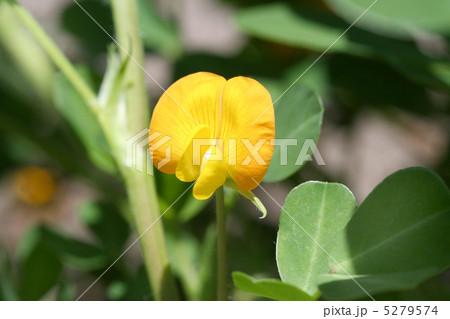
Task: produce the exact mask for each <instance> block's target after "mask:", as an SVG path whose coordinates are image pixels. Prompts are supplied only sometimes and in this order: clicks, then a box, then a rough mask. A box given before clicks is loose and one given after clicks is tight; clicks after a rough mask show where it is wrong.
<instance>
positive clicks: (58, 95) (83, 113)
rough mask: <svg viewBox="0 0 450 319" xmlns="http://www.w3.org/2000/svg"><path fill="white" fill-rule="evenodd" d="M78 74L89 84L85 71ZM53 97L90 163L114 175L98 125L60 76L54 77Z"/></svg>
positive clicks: (69, 85) (89, 111)
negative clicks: (80, 142) (82, 145)
mask: <svg viewBox="0 0 450 319" xmlns="http://www.w3.org/2000/svg"><path fill="white" fill-rule="evenodd" d="M79 73H80V74H81V75H82V76H83V78H85V79H86V80H87V81H88V82H89V80H90V79H89V75H88V70H87V69H85V68H79ZM53 96H54V102H55V107H56V109H57V110H58V111H59V112H60V114H61V115H62V116H63V117H64V118H65V119H66V120H67V122H69V124H70V125H71V127H72V128H73V130H74V131H75V132H76V133H77V135H78V137H79V138H80V140H81V141H82V142H83V144H84V147H85V149H86V151H87V153H88V155H89V158H90V159H91V160H92V162H93V163H94V164H96V165H97V166H98V167H100V168H102V169H103V170H105V171H106V172H108V173H114V172H115V164H114V162H113V159H112V157H111V154H110V149H109V147H108V146H107V143H106V139H105V136H104V135H103V131H102V129H101V127H100V124H99V123H98V121H97V119H96V118H95V116H94V115H93V113H92V111H91V110H90V109H89V107H88V106H87V105H86V104H85V102H84V100H83V99H82V97H81V96H80V94H79V93H78V92H77V91H76V90H75V88H74V87H73V86H72V85H71V84H70V82H69V80H68V79H67V78H66V77H65V76H63V75H62V74H58V75H57V76H56V77H55V80H54V91H53Z"/></svg>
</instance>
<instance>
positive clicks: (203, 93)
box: [150, 72, 226, 174]
mask: <svg viewBox="0 0 450 319" xmlns="http://www.w3.org/2000/svg"><path fill="white" fill-rule="evenodd" d="M225 83H226V80H225V79H224V78H223V77H221V76H219V75H215V74H212V73H206V72H199V73H194V74H191V75H188V76H185V77H183V78H181V79H179V80H178V81H176V82H175V83H174V84H172V85H171V86H170V87H169V88H168V89H167V91H166V92H165V93H164V94H163V95H162V96H161V98H160V99H159V101H158V104H157V105H156V107H155V110H154V111H153V115H152V121H151V123H150V147H151V150H152V159H153V162H154V163H155V165H156V166H157V164H158V163H160V162H161V161H162V160H164V159H165V158H166V154H167V153H166V150H167V149H168V148H169V147H170V154H171V156H170V160H169V161H168V163H167V164H165V165H164V166H162V167H160V168H159V170H161V171H162V172H164V173H167V174H175V173H176V168H177V165H178V162H179V160H180V159H181V157H182V155H183V153H184V151H185V148H186V145H187V144H188V143H189V142H190V141H188V139H189V137H190V136H191V135H192V134H193V133H192V132H193V131H194V130H195V129H197V127H198V126H199V125H206V126H207V127H209V128H210V130H211V132H213V134H214V135H215V134H216V132H217V130H218V123H219V117H218V114H219V112H218V108H219V101H220V95H221V92H222V89H223V87H224V85H225ZM155 133H158V134H160V136H158V138H155V139H152V136H155V135H152V134H155ZM165 137H170V140H169V141H168V142H165V143H164V144H163V145H158V144H157V143H158V141H162V139H163V138H165ZM154 145H156V146H158V147H157V148H156V147H152V146H154Z"/></svg>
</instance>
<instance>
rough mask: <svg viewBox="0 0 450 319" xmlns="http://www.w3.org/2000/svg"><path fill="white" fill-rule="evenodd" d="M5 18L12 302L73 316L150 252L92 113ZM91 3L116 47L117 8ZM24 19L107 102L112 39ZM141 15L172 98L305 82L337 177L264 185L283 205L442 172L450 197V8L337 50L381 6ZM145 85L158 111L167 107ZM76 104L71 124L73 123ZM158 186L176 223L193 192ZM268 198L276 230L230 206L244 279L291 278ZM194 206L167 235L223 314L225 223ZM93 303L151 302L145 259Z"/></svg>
mask: <svg viewBox="0 0 450 319" xmlns="http://www.w3.org/2000/svg"><path fill="white" fill-rule="evenodd" d="M1 2H2V1H0V299H3V300H16V299H22V300H35V299H45V300H55V299H57V300H73V299H76V298H77V297H78V296H79V295H80V294H81V293H82V292H83V291H84V290H85V289H86V288H87V287H88V286H89V285H90V284H91V283H92V282H93V281H94V280H95V279H96V278H97V276H99V275H100V274H101V273H102V272H103V271H104V270H105V269H106V268H107V267H108V266H109V265H110V264H111V263H112V262H113V261H114V260H115V259H116V258H117V257H118V256H119V255H120V254H121V253H122V252H123V250H124V249H125V248H126V247H128V245H130V244H131V243H132V242H133V241H134V240H135V238H136V235H135V233H134V231H133V229H132V228H133V227H130V226H129V225H130V224H132V223H131V222H130V217H129V216H130V215H129V211H128V206H127V202H126V194H125V189H124V186H123V184H122V181H121V180H120V178H119V177H118V176H119V175H118V173H117V168H116V167H115V165H114V163H113V161H112V160H111V157H110V154H109V149H108V148H107V146H106V143H105V140H104V137H103V136H102V135H101V131H100V129H99V126H98V124H97V123H96V122H95V120H93V117H92V116H91V115H90V114H89V110H88V109H87V107H86V106H85V105H84V104H83V102H82V100H81V98H80V97H79V95H78V94H77V93H76V91H74V89H73V88H72V87H71V86H70V85H69V84H68V82H67V80H65V78H63V77H62V76H61V75H60V74H59V72H58V71H57V70H56V68H55V66H54V65H53V64H52V62H51V61H50V60H49V58H48V57H47V56H46V54H45V53H44V52H43V51H42V50H41V48H40V47H39V45H38V44H37V42H36V41H35V40H34V39H33V37H32V36H31V35H30V33H29V32H28V31H27V30H26V28H24V26H23V25H21V23H20V22H19V21H18V20H17V19H16V18H15V16H14V15H13V14H11V12H9V11H7V10H4V8H3V7H2V6H1ZM78 2H79V4H80V5H82V6H83V8H85V10H86V11H87V12H89V13H90V14H91V15H92V17H93V18H94V19H95V20H96V21H97V22H98V23H99V24H100V25H101V26H102V27H103V28H104V29H105V30H106V31H107V32H109V33H110V34H112V35H113V34H114V27H113V20H112V14H111V9H110V6H109V1H107V0H79V1H78ZM19 3H21V4H22V5H23V6H24V7H25V8H26V9H27V10H28V11H29V12H30V13H31V14H32V15H33V16H34V17H35V18H36V19H37V20H38V21H39V23H40V25H41V26H42V27H43V28H44V29H45V30H46V32H47V33H48V34H49V35H50V36H51V38H52V39H53V40H54V41H55V42H56V43H57V45H58V46H59V48H60V49H61V50H62V51H63V52H64V54H65V55H66V56H67V57H69V59H70V60H71V61H72V62H73V63H74V64H76V65H77V68H78V70H79V71H80V73H81V74H82V75H83V77H84V78H86V79H87V80H88V82H89V83H90V85H91V86H92V87H93V88H95V89H96V90H97V89H98V87H99V85H100V83H101V78H102V75H103V74H104V71H105V68H106V58H107V52H108V47H109V46H110V45H111V42H112V41H111V39H110V38H109V37H108V35H107V34H105V32H104V31H103V30H101V29H100V28H99V27H98V26H97V25H96V24H95V22H93V21H92V20H91V18H90V17H88V16H87V15H86V13H84V12H83V11H82V10H81V9H80V7H79V6H77V4H76V3H75V2H73V1H72V0H42V1H33V0H20V1H19ZM138 3H139V19H140V25H141V31H142V34H141V35H142V39H143V42H144V45H145V49H146V56H145V69H146V70H147V71H148V72H149V73H150V74H151V75H152V76H153V77H154V78H155V79H156V80H157V81H158V83H159V84H160V85H161V86H162V87H164V88H167V87H168V86H169V85H170V84H171V83H173V82H174V81H175V80H177V79H178V78H180V77H182V76H184V75H187V74H190V73H193V72H197V71H209V72H214V73H217V74H220V75H222V76H224V77H226V78H230V77H233V76H237V75H244V76H249V77H253V78H255V79H257V80H259V81H260V82H261V83H263V84H264V85H265V86H266V87H267V88H268V90H269V91H270V92H271V94H272V98H273V100H275V99H276V98H277V97H278V96H280V95H281V94H282V93H283V92H284V90H285V89H286V88H288V87H289V86H290V85H291V84H292V83H293V82H294V81H295V80H296V79H297V78H298V77H299V76H300V75H301V74H304V75H303V76H301V78H300V79H299V80H298V81H299V83H302V84H304V85H306V86H308V87H310V88H312V89H313V90H314V91H315V92H316V93H317V94H318V95H319V96H320V98H321V100H322V101H323V104H324V107H325V115H324V121H323V127H322V132H321V135H320V139H319V144H318V150H319V152H320V154H321V155H322V157H323V159H324V161H325V164H326V165H324V166H319V165H317V163H315V162H314V161H313V162H308V164H307V165H305V166H304V167H303V168H302V169H301V170H300V171H299V172H298V173H296V174H295V175H293V176H291V177H290V178H289V179H288V180H286V181H284V182H282V183H274V184H266V185H265V186H264V187H265V189H267V190H268V191H269V192H271V193H272V194H273V196H274V197H275V198H276V199H277V201H278V202H280V203H283V202H284V199H285V197H286V195H287V193H288V192H289V190H290V189H292V187H294V186H296V185H298V184H300V183H302V182H304V181H307V180H323V181H337V182H340V183H343V184H345V185H347V186H348V187H349V188H350V189H351V190H352V192H353V193H354V194H355V196H356V198H357V201H358V203H361V202H362V201H363V200H364V198H365V197H366V196H367V195H368V194H369V193H370V192H371V191H372V189H373V188H374V187H375V186H376V185H377V184H378V183H379V182H381V181H382V180H383V179H384V178H385V177H386V176H387V175H389V174H390V173H392V172H394V171H396V170H398V169H401V168H405V167H409V166H424V167H428V168H431V169H433V170H435V171H436V172H437V173H438V174H439V175H440V176H441V177H442V178H443V179H444V180H445V182H446V183H447V185H449V183H450V169H449V168H450V155H449V154H450V152H449V144H450V99H449V93H450V59H449V57H450V56H449V43H450V42H449V40H450V19H449V18H448V13H449V12H450V2H449V1H445V0H443V1H438V0H435V1H432V2H427V3H425V1H421V0H408V1H406V0H397V1H390V0H389V1H387V0H379V1H378V2H377V3H376V4H375V5H374V6H373V7H372V8H371V9H370V10H369V11H368V12H367V13H366V14H365V15H364V16H363V17H362V18H361V19H360V20H359V21H358V23H357V24H356V25H355V26H353V27H352V28H351V29H350V30H349V31H348V32H347V33H345V34H344V35H343V36H342V37H341V38H340V39H339V41H337V42H336V43H335V44H334V45H333V46H332V47H331V48H330V49H329V50H327V49H328V48H329V46H330V45H331V44H332V43H333V42H334V41H335V40H336V39H338V37H339V36H340V35H341V34H342V33H343V32H344V31H345V30H346V29H347V28H348V26H349V25H350V24H352V23H353V22H354V21H355V20H356V19H357V18H358V16H359V15H360V14H361V13H362V12H363V11H364V10H365V9H366V8H368V7H369V6H370V5H371V4H372V3H373V1H370V0H368V1H362V0H361V1H357V0H335V1H334V0H320V1H317V0H315V1H313V0H304V1H270V0H247V1H244V0H189V1H188V0H171V1H163V0H139V1H138ZM326 50H327V52H326V54H325V55H323V57H322V58H321V59H320V60H318V61H317V63H315V64H314V65H313V66H312V67H311V68H310V69H309V67H310V66H311V64H312V63H314V61H315V60H316V59H317V58H318V57H319V56H320V55H321V54H322V53H323V52H324V51H326ZM305 71H307V72H306V73H305ZM146 81H147V86H148V91H149V95H150V101H149V107H151V108H152V107H153V106H154V105H155V103H156V101H157V100H158V98H159V97H160V96H161V94H162V91H161V89H160V87H159V85H158V84H157V83H155V82H154V81H153V80H152V79H150V78H146ZM67 104H69V105H70V106H71V108H70V109H71V110H72V112H71V114H67V111H64V110H67V107H64V108H63V107H61V105H65V106H67ZM299 107H301V106H300V105H299ZM65 112H66V113H65ZM299 121H301V119H299ZM143 129H144V128H143ZM92 136H95V139H93V138H92ZM155 174H156V178H157V186H158V192H159V195H160V199H159V200H160V205H161V208H162V209H165V208H167V207H169V205H170V204H171V203H172V202H173V200H175V199H176V198H177V197H178V196H179V194H181V193H182V192H183V191H184V190H185V188H186V187H187V185H186V184H183V183H181V182H178V181H177V180H176V178H174V177H173V176H168V175H162V174H158V172H156V170H155ZM256 192H257V193H258V195H260V198H261V199H262V201H263V202H264V204H265V205H266V206H267V208H268V211H269V213H268V217H267V218H266V219H264V220H262V221H261V220H260V219H258V217H259V213H258V212H257V211H256V210H255V208H253V207H252V206H251V204H249V203H247V202H246V201H243V200H242V199H239V198H238V197H237V196H236V195H235V194H234V193H232V192H227V194H226V200H227V207H228V209H229V210H230V214H229V224H228V231H229V234H228V239H229V258H230V269H231V270H240V271H244V272H246V273H249V274H252V275H254V276H256V277H258V276H266V277H267V276H270V277H273V278H278V274H277V269H276V262H275V241H276V232H277V227H278V218H279V214H280V209H279V208H278V206H276V204H273V202H272V201H271V200H268V199H267V198H266V197H265V196H264V193H262V192H258V191H256ZM191 197H192V196H191V195H190V194H189V195H187V196H185V198H183V199H182V200H181V201H180V202H179V203H177V204H176V205H175V206H174V207H173V208H171V209H170V210H169V212H168V213H167V214H166V215H165V216H164V217H165V218H164V223H165V228H166V230H167V237H168V238H167V240H168V246H169V253H170V256H171V260H172V261H173V268H174V272H175V274H176V275H177V278H178V285H179V286H180V287H182V289H183V291H184V294H185V295H184V298H185V299H205V300H208V299H212V298H214V284H213V282H214V278H215V277H214V274H213V273H212V272H211V271H210V270H209V269H211V267H214V260H215V259H214V258H215V257H214V245H215V235H214V224H213V223H214V218H215V216H214V209H213V205H212V204H213V203H212V202H209V201H205V202H197V201H195V200H193V199H192V198H191ZM238 202H239V204H237V203H238ZM244 246H245V249H244V248H243V247H244ZM208 267H209V268H208ZM233 294H234V298H235V299H248V298H253V297H250V296H249V295H246V294H244V293H243V292H241V291H238V290H237V289H236V290H235V291H234V292H233ZM383 298H384V299H399V300H404V299H406V300H408V299H433V300H449V298H450V274H449V273H448V272H447V273H444V274H442V275H440V276H438V277H436V278H433V279H430V280H428V281H427V282H425V283H424V284H422V285H421V286H420V287H419V288H417V289H415V290H411V291H403V292H396V293H392V294H385V295H380V296H378V297H377V300H378V299H380V300H381V299H383ZM83 299H87V300H151V299H152V293H151V289H150V287H149V285H148V282H147V279H146V274H145V271H144V268H143V266H142V259H141V255H140V252H139V247H138V245H135V246H134V247H133V248H132V249H131V250H130V251H129V252H128V253H127V254H126V255H125V256H124V257H123V258H122V259H120V260H119V261H118V262H117V264H116V265H115V266H114V267H112V268H111V269H110V270H109V271H108V273H107V274H105V276H104V277H103V278H102V279H101V280H100V281H99V282H98V283H96V285H94V286H93V287H92V289H91V290H89V292H88V293H87V294H86V295H85V296H84V297H83Z"/></svg>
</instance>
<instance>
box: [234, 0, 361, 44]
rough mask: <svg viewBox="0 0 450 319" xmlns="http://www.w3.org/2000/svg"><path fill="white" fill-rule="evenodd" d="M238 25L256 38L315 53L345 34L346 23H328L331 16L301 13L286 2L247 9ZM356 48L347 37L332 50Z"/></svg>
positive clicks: (239, 15)
mask: <svg viewBox="0 0 450 319" xmlns="http://www.w3.org/2000/svg"><path fill="white" fill-rule="evenodd" d="M332 18H333V17H331V19H332ZM333 20H335V19H333ZM237 23H238V25H239V27H240V28H241V29H242V30H244V31H245V32H247V33H249V34H251V35H253V36H257V37H260V38H263V39H267V40H272V41H276V42H281V43H284V44H287V45H292V46H299V47H304V48H308V49H311V50H314V51H324V50H326V49H327V48H328V46H330V44H332V43H333V42H334V41H335V40H336V39H337V38H338V37H339V36H340V35H341V34H342V28H341V26H342V24H335V23H327V15H324V14H321V13H313V12H311V11H308V12H306V11H302V12H297V11H294V10H293V9H292V8H291V7H289V6H288V5H286V4H284V3H274V4H267V5H260V6H255V7H250V8H248V9H243V10H241V11H239V12H238V15H237ZM352 45H354V44H352V42H351V40H349V39H348V37H346V36H343V37H342V38H341V39H340V40H339V41H338V42H336V43H335V45H333V47H332V51H345V50H348V49H349V48H350V47H352Z"/></svg>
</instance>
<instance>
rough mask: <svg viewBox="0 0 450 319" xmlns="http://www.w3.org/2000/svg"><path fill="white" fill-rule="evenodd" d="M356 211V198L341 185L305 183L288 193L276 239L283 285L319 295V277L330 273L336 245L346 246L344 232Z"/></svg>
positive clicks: (278, 263)
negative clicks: (330, 263) (293, 286)
mask: <svg viewBox="0 0 450 319" xmlns="http://www.w3.org/2000/svg"><path fill="white" fill-rule="evenodd" d="M355 209H356V202H355V198H354V197H353V194H352V193H351V192H350V191H349V190H348V189H347V188H346V187H345V186H344V185H341V184H334V183H322V182H306V183H303V184H301V185H300V186H298V187H296V188H294V189H293V190H292V191H291V192H290V193H289V195H288V197H287V198H286V202H285V204H284V206H283V211H282V212H281V216H280V229H279V231H278V239H277V265H278V270H279V272H280V276H281V279H282V280H283V282H285V283H289V284H293V285H295V286H297V287H298V288H300V289H301V290H303V291H304V292H306V293H307V294H309V295H314V294H316V293H317V292H318V285H317V282H316V279H317V276H318V275H319V274H323V273H326V272H327V271H328V269H329V267H328V263H329V259H330V258H329V255H328V254H331V255H333V254H334V247H336V245H337V243H342V244H341V245H344V243H343V242H345V234H344V232H343V229H344V228H345V226H346V225H347V223H348V221H349V220H350V218H351V217H352V215H353V213H354V211H355ZM308 234H309V235H308ZM319 245H320V246H319ZM338 247H339V246H338ZM325 251H326V252H325ZM327 253H328V254H327Z"/></svg>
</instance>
